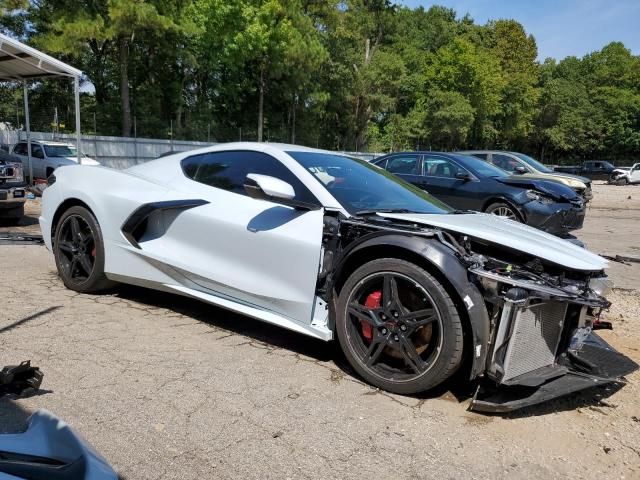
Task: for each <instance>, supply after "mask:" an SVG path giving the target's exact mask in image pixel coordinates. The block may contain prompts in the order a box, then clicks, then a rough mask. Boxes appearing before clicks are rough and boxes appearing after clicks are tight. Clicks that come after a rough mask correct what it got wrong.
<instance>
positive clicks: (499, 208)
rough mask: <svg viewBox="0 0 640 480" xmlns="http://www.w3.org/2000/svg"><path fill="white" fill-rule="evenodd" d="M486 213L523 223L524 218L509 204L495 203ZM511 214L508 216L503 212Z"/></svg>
mask: <svg viewBox="0 0 640 480" xmlns="http://www.w3.org/2000/svg"><path fill="white" fill-rule="evenodd" d="M484 211H485V213H490V214H491V215H496V216H498V217H504V218H508V219H510V220H514V221H516V222H520V223H522V217H520V214H519V213H518V210H516V209H515V208H514V207H513V206H511V205H510V204H508V203H507V202H495V203H492V204H491V205H489V206H488V207H487V208H486V209H485V210H484ZM507 211H508V212H509V214H508V215H505V214H503V213H502V212H507Z"/></svg>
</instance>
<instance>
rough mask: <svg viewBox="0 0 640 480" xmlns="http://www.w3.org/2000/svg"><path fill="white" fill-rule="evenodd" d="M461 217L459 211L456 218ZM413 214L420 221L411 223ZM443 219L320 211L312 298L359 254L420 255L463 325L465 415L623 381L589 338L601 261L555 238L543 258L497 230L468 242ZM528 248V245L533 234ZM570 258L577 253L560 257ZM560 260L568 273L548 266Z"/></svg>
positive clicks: (464, 225) (608, 353)
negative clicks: (468, 385)
mask: <svg viewBox="0 0 640 480" xmlns="http://www.w3.org/2000/svg"><path fill="white" fill-rule="evenodd" d="M465 216H469V215H457V217H465ZM416 217H421V218H419V221H420V223H417V221H416V219H417V218H416ZM427 218H428V219H427ZM450 218H451V216H443V215H413V216H411V215H404V214H386V213H380V214H379V215H376V216H373V217H369V218H366V219H356V218H353V217H352V218H350V219H345V218H341V217H340V216H339V215H337V214H333V215H332V214H329V215H327V216H326V217H325V229H324V238H323V247H324V251H323V264H322V267H321V272H320V276H319V283H318V295H319V296H320V297H322V298H323V299H324V300H325V301H327V302H328V303H329V304H330V303H331V301H332V297H333V295H335V290H336V289H339V287H340V283H341V281H344V277H345V270H346V271H347V272H348V271H349V264H350V261H352V259H353V258H354V257H358V256H362V254H363V252H366V251H367V249H375V248H376V247H384V248H386V249H387V250H388V251H389V253H390V254H391V255H394V254H397V252H398V250H395V252H394V253H392V250H390V249H391V248H394V249H402V250H404V251H406V252H411V253H413V254H416V255H420V256H421V257H422V258H423V259H424V260H425V262H428V264H429V265H431V266H432V267H433V268H435V269H436V271H437V272H439V273H440V275H439V276H440V278H446V281H447V282H448V284H449V285H448V286H449V287H450V291H452V292H455V295H456V297H457V298H456V299H457V300H458V301H457V302H456V303H457V307H458V309H459V310H463V311H464V316H465V317H466V319H467V321H468V325H469V327H470V333H471V337H472V346H471V347H472V348H470V349H469V348H468V349H467V353H468V354H470V355H472V357H473V358H472V359H471V362H470V365H471V367H470V379H471V380H474V379H481V380H482V381H481V382H480V383H479V388H478V391H477V393H476V395H475V396H474V398H473V400H472V402H471V406H470V408H471V409H473V410H478V411H485V412H506V411H511V410H515V409H519V408H522V407H524V406H527V405H533V404H536V403H540V402H544V401H546V400H549V399H550V398H554V397H558V396H561V395H566V394H569V393H572V392H576V391H579V390H583V389H586V388H591V387H594V386H598V385H604V384H606V383H611V382H614V383H621V382H624V380H623V377H624V376H625V375H628V374H629V373H631V372H633V371H635V370H636V369H637V368H638V365H637V364H635V363H634V362H633V361H631V360H630V359H628V358H627V357H625V356H624V355H622V354H620V353H618V352H616V351H615V350H614V349H613V348H612V347H611V346H610V345H608V344H606V342H604V341H603V340H602V339H601V338H600V337H599V336H597V335H596V334H595V333H594V330H597V329H599V328H611V326H610V324H608V323H607V322H601V321H600V315H601V313H602V311H603V310H604V309H606V308H608V307H609V305H610V303H609V302H608V301H607V300H606V299H605V298H604V295H605V294H606V292H607V291H608V290H609V289H610V288H611V286H612V285H611V282H610V281H609V280H608V279H607V278H606V276H605V275H604V272H603V268H604V267H605V266H606V261H604V260H603V259H602V258H601V257H598V256H597V255H593V254H591V253H589V252H587V251H585V250H584V249H581V248H579V247H575V246H574V245H572V244H570V243H569V242H565V241H563V240H558V242H563V243H561V244H560V243H559V244H558V246H557V247H558V248H559V249H560V250H563V249H564V250H566V251H565V252H558V251H556V252H553V251H552V252H549V250H550V249H549V248H548V247H547V248H546V249H545V255H546V256H547V257H550V259H544V258H542V259H541V258H540V256H538V254H540V253H541V252H538V249H537V248H532V251H531V252H530V253H525V252H523V251H521V250H515V249H512V250H511V251H509V247H515V246H514V245H509V242H508V241H507V242H506V245H505V243H497V242H499V241H500V240H499V239H500V235H499V234H500V232H499V231H498V234H497V236H495V237H491V235H489V238H490V239H487V238H478V237H472V236H471V235H468V234H465V233H461V232H460V231H459V230H463V231H469V232H473V222H467V221H463V222H458V221H456V222H452V223H451V224H449V225H447V223H448V222H447V220H449V219H450ZM443 219H444V220H443ZM500 221H502V219H499V220H498V223H499V222H500ZM434 224H436V225H439V227H435V226H434ZM447 226H448V227H449V228H448V229H447ZM520 227H522V226H521V225H520V224H517V228H520ZM527 228H528V227H524V228H523V230H526V229H527ZM456 230H458V231H456ZM529 230H533V229H529ZM494 233H495V232H494ZM525 233H528V232H525ZM531 233H535V230H533V232H531ZM484 236H485V237H487V235H484ZM531 245H532V246H533V247H535V245H536V239H535V238H533V239H531ZM505 247H506V250H505ZM565 247H566V248H565ZM574 247H575V250H574ZM520 248H522V244H520ZM576 252H578V253H581V255H578V254H576V255H575V256H572V255H570V253H576ZM554 255H555V256H554ZM561 256H562V259H563V262H564V263H565V264H566V263H567V262H568V263H569V265H571V266H572V267H573V268H567V266H566V265H562V266H561V265H558V264H557V263H554V262H553V261H551V260H554V259H555V260H558V261H559V259H560V257H561ZM500 257H502V258H500ZM353 263H354V264H357V263H358V260H355V261H353ZM330 327H332V326H330Z"/></svg>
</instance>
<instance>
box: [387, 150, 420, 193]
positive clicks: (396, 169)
mask: <svg viewBox="0 0 640 480" xmlns="http://www.w3.org/2000/svg"><path fill="white" fill-rule="evenodd" d="M419 160H420V155H419V154H416V153H403V154H398V155H391V156H390V157H388V158H387V159H386V161H385V164H384V169H385V170H386V171H387V172H389V173H393V174H394V175H397V176H399V177H400V178H402V179H403V180H404V181H406V182H409V183H413V184H414V185H417V186H420V182H421V181H422V175H420V171H419V168H420V162H419Z"/></svg>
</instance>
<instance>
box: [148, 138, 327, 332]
mask: <svg viewBox="0 0 640 480" xmlns="http://www.w3.org/2000/svg"><path fill="white" fill-rule="evenodd" d="M182 167H183V172H184V175H183V176H182V177H181V178H178V179H176V181H175V182H174V185H175V186H176V192H172V193H171V195H172V196H175V197H181V198H193V199H201V200H204V201H206V202H208V203H206V204H205V205H201V206H199V207H197V208H191V209H188V210H185V211H182V212H181V213H180V214H179V215H176V217H175V218H174V219H172V220H171V223H170V225H169V227H168V228H167V231H166V232H165V233H164V235H162V237H160V238H158V239H157V240H152V242H155V244H149V243H146V244H144V245H143V246H142V248H143V249H145V248H146V249H151V251H153V252H154V253H155V254H157V255H161V256H163V257H164V258H166V259H167V262H168V263H170V264H171V265H173V266H175V267H176V268H178V269H179V271H180V272H181V274H183V275H184V276H186V277H187V278H189V280H191V281H192V282H193V283H194V285H195V288H197V289H205V290H206V291H209V292H214V294H216V295H218V296H222V297H224V298H229V299H232V300H233V301H235V302H239V303H242V304H245V305H248V306H251V307H254V308H260V309H263V310H266V311H270V312H274V313H276V314H278V315H282V316H285V317H288V318H290V319H292V320H295V321H297V322H300V323H304V324H308V323H310V321H311V318H312V316H313V307H314V303H315V302H314V299H315V288H316V282H317V276H318V269H319V265H320V254H321V244H322V229H323V213H324V210H323V209H322V208H318V209H315V210H310V211H307V210H297V209H295V208H292V207H288V206H283V205H279V204H277V203H271V202H268V201H265V200H257V199H253V198H251V197H249V196H248V195H247V194H246V192H245V191H244V187H243V183H244V181H245V179H246V176H247V174H249V173H257V174H262V175H270V176H273V177H277V178H279V179H281V180H283V181H285V182H287V183H289V184H291V185H292V186H293V188H294V191H295V193H296V197H295V198H296V199H299V200H302V201H305V202H308V203H312V204H316V205H318V206H319V202H318V200H317V199H316V198H315V197H314V196H313V194H312V193H311V192H310V191H309V190H308V189H307V188H306V187H305V185H304V184H303V182H302V181H301V180H300V179H298V178H297V177H296V176H295V175H294V174H293V173H292V172H291V171H290V170H289V169H288V168H287V167H286V166H285V165H284V164H283V163H281V162H280V161H279V160H277V159H276V158H274V157H272V156H269V155H267V154H265V153H261V152H254V151H233V152H211V153H205V154H199V155H193V156H191V157H187V158H185V159H184V160H183V161H182Z"/></svg>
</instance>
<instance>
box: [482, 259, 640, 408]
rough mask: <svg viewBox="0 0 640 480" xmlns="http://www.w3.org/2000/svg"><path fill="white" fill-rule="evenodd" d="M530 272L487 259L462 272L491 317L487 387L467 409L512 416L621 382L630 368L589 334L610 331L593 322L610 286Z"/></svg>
mask: <svg viewBox="0 0 640 480" xmlns="http://www.w3.org/2000/svg"><path fill="white" fill-rule="evenodd" d="M533 267H534V268H533V269H534V270H535V269H536V266H535V265H534V266H533ZM537 268H538V270H541V268H542V267H541V266H540V265H539V264H538V265H537ZM531 270H532V269H531V268H527V269H523V268H519V267H516V266H513V265H511V264H506V263H502V262H500V261H496V260H487V259H483V261H482V262H481V263H479V264H476V265H475V266H473V267H471V268H470V272H471V273H472V274H473V276H475V278H476V280H477V281H478V283H479V284H480V285H481V288H482V289H483V291H484V293H485V299H486V301H487V307H488V309H489V310H490V312H491V338H490V345H489V349H488V351H489V353H488V356H487V363H486V371H485V373H486V375H485V376H486V379H487V381H485V382H483V383H482V385H481V386H480V388H479V390H478V392H477V394H476V396H475V397H474V399H473V401H472V403H471V407H470V408H471V409H472V410H477V411H485V412H506V411H511V410H516V409H519V408H522V407H524V406H528V405H533V404H536V403H540V402H544V401H546V400H549V399H551V398H555V397H559V396H562V395H566V394H568V393H572V392H576V391H579V390H583V389H586V388H591V387H594V386H597V385H603V384H606V383H611V382H624V378H623V377H624V376H625V375H628V374H630V373H631V372H633V371H635V370H637V369H638V365H637V364H636V363H635V362H633V361H632V360H630V359H629V358H627V357H625V356H624V355H622V354H620V353H619V352H617V351H616V350H615V349H613V348H612V347H611V346H610V345H608V344H607V343H606V342H605V341H604V340H602V339H601V338H600V337H599V336H598V335H597V334H595V333H594V331H595V330H598V329H602V328H611V325H610V324H609V323H607V322H603V321H601V320H600V317H601V314H602V311H603V310H604V309H606V308H608V307H609V305H610V303H609V302H608V301H607V300H606V299H605V297H604V295H606V293H607V292H608V291H609V290H610V288H611V286H612V284H611V282H610V281H609V280H608V279H607V278H606V277H605V276H603V275H602V274H601V273H600V274H577V273H575V272H574V274H573V275H569V274H568V272H563V273H561V274H559V275H552V274H547V273H542V272H540V273H535V272H533V271H531Z"/></svg>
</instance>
